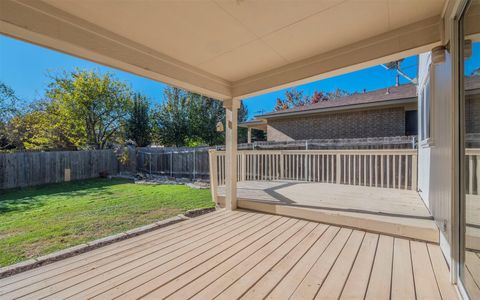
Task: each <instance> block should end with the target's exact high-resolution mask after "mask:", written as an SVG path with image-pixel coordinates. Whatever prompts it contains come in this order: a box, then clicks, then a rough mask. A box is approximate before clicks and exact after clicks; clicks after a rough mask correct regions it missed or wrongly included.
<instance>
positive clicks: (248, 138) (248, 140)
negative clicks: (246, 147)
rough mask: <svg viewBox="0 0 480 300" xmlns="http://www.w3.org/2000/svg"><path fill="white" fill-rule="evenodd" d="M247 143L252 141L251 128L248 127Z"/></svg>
mask: <svg viewBox="0 0 480 300" xmlns="http://www.w3.org/2000/svg"><path fill="white" fill-rule="evenodd" d="M247 143H249V144H251V143H252V128H250V127H248V134H247Z"/></svg>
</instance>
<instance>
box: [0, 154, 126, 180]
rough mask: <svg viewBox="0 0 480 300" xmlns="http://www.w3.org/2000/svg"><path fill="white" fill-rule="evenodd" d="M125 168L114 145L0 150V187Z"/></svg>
mask: <svg viewBox="0 0 480 300" xmlns="http://www.w3.org/2000/svg"><path fill="white" fill-rule="evenodd" d="M123 169H124V167H123V166H122V164H121V163H120V162H119V160H118V158H117V156H116V155H115V153H114V152H113V150H111V149H107V150H86V151H54V152H18V153H1V154H0V189H11V188H18V187H28V186H35V185H43V184H48V183H60V182H66V181H73V180H80V179H88V178H96V177H100V175H101V174H102V173H103V174H118V173H119V172H121V171H122V170H123Z"/></svg>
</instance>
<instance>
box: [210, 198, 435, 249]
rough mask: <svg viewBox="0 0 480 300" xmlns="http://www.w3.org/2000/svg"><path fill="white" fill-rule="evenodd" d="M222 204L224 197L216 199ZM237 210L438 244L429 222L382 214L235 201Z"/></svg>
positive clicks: (433, 226)
mask: <svg viewBox="0 0 480 300" xmlns="http://www.w3.org/2000/svg"><path fill="white" fill-rule="evenodd" d="M217 199H218V202H219V203H224V201H225V200H224V196H218V198H217ZM238 208H242V209H248V210H254V211H259V212H265V213H270V214H276V215H282V216H288V217H294V218H299V219H305V220H309V221H315V222H321V223H327V224H334V225H341V226H348V227H352V228H358V229H362V230H366V231H370V232H376V233H382V234H387V235H392V236H400V237H405V238H410V239H415V240H420V241H426V242H431V243H436V244H438V243H439V230H438V227H437V226H436V224H435V222H434V221H433V220H430V219H418V218H410V217H395V216H387V215H382V214H371V213H360V212H350V211H336V210H333V209H332V210H330V209H329V210H326V209H319V208H305V207H298V206H295V205H291V204H290V205H285V204H277V203H268V202H265V201H262V200H254V199H241V198H240V199H238Z"/></svg>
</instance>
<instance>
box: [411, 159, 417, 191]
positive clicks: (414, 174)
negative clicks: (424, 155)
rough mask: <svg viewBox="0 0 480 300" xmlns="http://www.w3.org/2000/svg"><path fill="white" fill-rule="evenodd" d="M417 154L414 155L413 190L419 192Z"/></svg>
mask: <svg viewBox="0 0 480 300" xmlns="http://www.w3.org/2000/svg"><path fill="white" fill-rule="evenodd" d="M417 163H418V162H417V154H412V190H414V191H417Z"/></svg>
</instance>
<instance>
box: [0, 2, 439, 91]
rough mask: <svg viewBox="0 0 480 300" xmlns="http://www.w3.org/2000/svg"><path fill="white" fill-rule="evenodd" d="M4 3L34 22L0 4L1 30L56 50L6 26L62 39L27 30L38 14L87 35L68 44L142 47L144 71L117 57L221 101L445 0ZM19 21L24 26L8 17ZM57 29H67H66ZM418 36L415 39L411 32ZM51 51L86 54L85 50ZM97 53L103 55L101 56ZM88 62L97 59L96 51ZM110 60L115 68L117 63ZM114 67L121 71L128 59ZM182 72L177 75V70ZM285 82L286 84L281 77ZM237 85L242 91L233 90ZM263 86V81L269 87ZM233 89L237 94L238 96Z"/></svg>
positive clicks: (420, 15)
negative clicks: (270, 75)
mask: <svg viewBox="0 0 480 300" xmlns="http://www.w3.org/2000/svg"><path fill="white" fill-rule="evenodd" d="M7 4H8V5H9V4H11V5H10V6H9V7H11V9H13V10H18V9H20V8H21V9H26V8H30V9H32V8H33V9H34V10H36V11H37V12H41V13H42V19H41V20H42V22H40V23H42V24H39V22H37V23H35V25H34V26H32V28H30V26H29V24H28V20H20V21H21V22H19V21H18V20H19V18H20V19H21V18H22V17H27V14H20V13H19V14H18V16H15V17H12V16H8V15H7V14H8V13H7V12H5V15H3V14H2V12H1V11H0V16H1V17H2V19H1V21H3V24H2V27H0V28H1V32H3V33H5V34H8V35H11V36H14V37H19V38H22V39H24V40H27V41H31V42H36V43H39V44H43V45H44V46H48V47H51V48H54V49H55V48H56V47H55V46H54V45H53V46H52V45H50V44H48V45H46V42H45V41H44V39H41V40H39V39H33V38H29V37H28V35H26V34H24V33H23V34H21V33H19V32H18V31H20V30H18V29H16V30H12V29H11V28H10V27H11V26H12V25H14V26H17V27H19V28H21V29H22V30H27V31H28V30H32V31H36V32H37V33H41V34H43V35H45V31H42V30H54V31H58V32H56V33H55V34H57V35H56V39H63V38H62V32H61V31H62V30H63V29H62V28H54V25H53V23H52V27H50V28H49V27H48V26H46V25H45V26H44V28H41V30H40V29H38V30H37V29H36V28H33V27H39V28H40V27H42V26H43V23H44V22H45V20H47V19H46V18H47V17H50V18H55V19H57V20H56V21H58V20H61V22H67V23H68V25H69V26H70V25H71V26H72V28H70V29H69V30H71V32H69V36H72V34H73V33H74V31H75V30H76V29H75V28H78V30H83V31H86V32H89V34H90V35H91V36H88V38H86V37H82V39H80V38H79V39H78V40H77V41H74V40H72V41H69V42H70V43H76V42H78V41H79V42H78V43H80V44H81V43H90V44H91V45H93V43H96V47H97V48H96V49H93V48H95V47H91V48H92V49H89V50H92V51H96V50H102V49H98V48H102V47H103V48H104V49H105V50H106V49H107V48H108V47H114V45H113V44H112V45H105V46H104V45H103V43H105V40H108V41H114V42H118V41H119V40H121V44H122V45H123V46H126V47H128V48H129V50H132V49H134V48H135V49H134V50H135V51H137V50H139V49H140V48H141V50H142V52H143V53H146V52H148V53H149V54H150V55H154V56H155V58H156V59H158V65H155V64H153V63H152V68H148V67H146V66H144V64H145V63H146V60H142V62H141V63H140V62H139V61H138V60H140V59H141V58H142V57H140V56H139V57H134V56H135V55H133V52H132V53H131V54H130V55H127V54H125V57H130V58H131V61H129V65H135V66H137V67H140V68H143V69H148V70H147V71H148V72H153V73H161V72H162V71H161V70H160V69H161V68H162V67H163V70H166V69H168V68H166V67H165V66H164V65H163V64H162V63H166V64H169V66H170V65H174V67H179V68H180V69H181V70H180V71H181V72H180V73H181V74H179V75H178V76H173V77H174V80H172V81H169V80H163V81H166V82H167V83H170V84H175V83H177V85H179V86H182V87H188V86H190V85H191V86H192V87H193V89H194V90H195V91H197V92H202V91H203V92H204V93H205V91H208V90H214V93H210V95H215V96H217V97H219V98H225V97H228V96H229V94H230V95H235V96H240V95H245V94H251V93H253V92H258V91H259V90H260V89H262V86H261V84H260V85H257V84H255V85H254V86H252V87H245V82H246V81H248V82H251V81H252V80H254V81H255V80H256V79H255V78H258V76H259V74H262V77H263V78H265V76H264V74H266V73H268V72H271V73H277V70H284V69H285V66H289V65H291V64H295V63H298V62H301V61H302V60H303V61H304V60H307V59H309V58H311V57H315V56H319V55H321V54H324V53H330V52H332V51H335V49H340V48H342V47H346V46H348V45H352V44H355V43H360V42H362V41H365V40H368V39H371V38H373V37H375V36H379V35H380V36H381V35H382V34H387V33H389V32H391V31H392V30H396V29H400V28H403V27H405V26H408V25H411V24H413V23H415V22H419V21H422V20H425V19H429V18H432V17H433V18H435V17H436V18H440V14H441V13H442V8H443V5H444V1H443V0H183V1H182V0H179V1H177V0H163V1H162V0H136V1H134V0H82V1H78V0H43V2H42V1H40V0H2V3H0V5H7ZM0 8H1V7H0ZM62 12H63V13H62ZM65 13H66V14H65ZM18 22H19V23H25V24H16V23H18ZM31 22H33V21H31ZM430 23H431V22H430ZM55 24H57V23H55ZM430 26H434V24H433V25H432V24H431V25H430ZM438 30H439V29H438ZM64 31H65V32H67V29H64ZM98 32H101V34H100V35H101V39H100V38H99V39H98V40H94V39H96V38H95V36H94V35H98ZM65 34H66V33H65ZM435 34H436V33H435ZM73 35H74V34H73ZM78 36H79V37H80V35H78ZM439 37H440V35H439V36H438V38H439ZM422 38H423V36H420V37H419V38H418V39H422ZM65 39H67V37H66V38H65ZM68 39H70V37H68ZM89 39H92V40H89ZM434 39H435V38H434ZM397 43H401V41H400V42H398V41H397ZM431 43H432V39H431V37H430V36H429V37H427V38H426V41H425V42H423V44H422V41H415V43H412V45H414V46H419V45H421V46H423V45H425V44H431ZM80 44H79V46H81V45H80ZM406 47H408V46H406ZM58 50H60V51H64V52H68V53H71V54H74V55H77V56H82V57H84V58H89V57H88V56H89V54H87V53H82V54H79V53H76V52H75V53H72V52H69V51H68V50H66V49H58ZM403 50H404V49H403ZM132 51H133V50H132ZM107 53H108V52H107ZM115 54H116V53H115ZM103 55H106V56H108V54H105V53H103ZM379 55H381V54H380V53H379ZM145 59H146V58H145ZM92 60H96V61H99V62H102V59H101V58H95V59H92ZM122 60H123V61H126V59H123V58H122V57H121V56H120V55H119V56H118V57H116V61H118V62H121V61H122ZM111 64H112V65H113V66H115V67H118V66H117V64H116V63H111ZM155 67H157V68H158V69H155ZM123 68H124V69H126V70H128V69H129V67H128V66H127V65H126V66H125V67H123ZM184 71H185V74H184V73H182V72H184ZM319 71H320V72H321V70H319ZM148 72H146V73H145V74H140V75H143V76H146V77H151V78H154V79H157V80H162V78H164V77H168V74H161V75H162V76H160V77H155V76H152V75H151V74H148ZM136 73H137V74H138V73H142V72H136ZM163 73H167V71H163ZM174 73H175V72H174ZM174 75H176V74H174ZM302 76H304V75H302ZM299 79H300V80H301V79H305V78H297V80H299ZM189 80H190V81H191V82H190V83H189V84H187V85H182V84H178V83H179V82H182V81H189ZM286 80H287V81H291V79H290V78H289V79H286ZM237 83H238V84H241V85H242V86H243V87H244V88H236V85H237ZM278 83H285V82H278ZM195 86H200V89H195V88H194V87H195ZM268 88H272V85H269V86H268ZM235 90H237V91H241V92H239V93H240V94H239V93H236V92H235ZM207 94H209V93H208V92H207Z"/></svg>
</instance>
